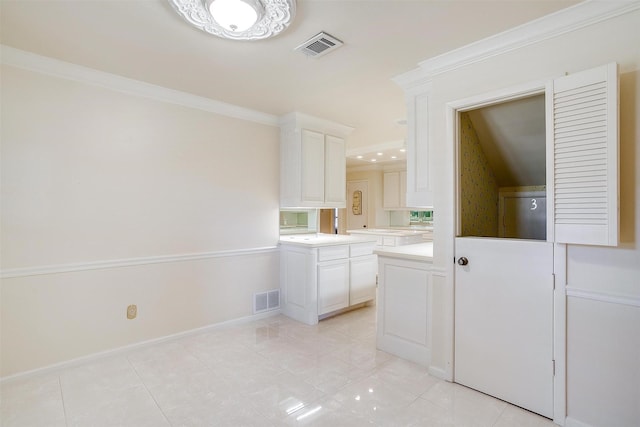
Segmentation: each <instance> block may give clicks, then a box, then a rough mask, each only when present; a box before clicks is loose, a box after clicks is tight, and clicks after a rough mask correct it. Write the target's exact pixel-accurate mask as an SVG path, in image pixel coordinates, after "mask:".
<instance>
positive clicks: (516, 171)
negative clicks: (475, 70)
mask: <svg viewBox="0 0 640 427" xmlns="http://www.w3.org/2000/svg"><path fill="white" fill-rule="evenodd" d="M544 99H545V98H544V95H543V94H541V95H537V96H533V97H529V98H523V99H518V100H514V101H509V102H505V103H500V104H496V105H491V106H488V107H483V108H480V109H476V110H471V111H469V112H468V113H469V118H470V119H471V122H472V123H473V127H474V129H475V131H476V134H477V135H478V139H479V140H480V144H481V145H482V148H483V150H484V153H485V156H486V157H487V160H488V161H489V164H490V165H491V167H492V168H493V172H494V173H495V176H496V179H497V181H498V185H499V186H500V187H521V186H530V185H544V184H545V183H546V178H545V171H546V167H545V152H546V150H545V141H546V137H545V102H544Z"/></svg>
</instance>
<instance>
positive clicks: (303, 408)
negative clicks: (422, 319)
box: [0, 307, 554, 427]
mask: <svg viewBox="0 0 640 427" xmlns="http://www.w3.org/2000/svg"><path fill="white" fill-rule="evenodd" d="M375 327H376V322H375V308H374V307H365V308H362V309H359V310H355V311H352V312H348V313H345V314H342V315H339V316H335V317H332V318H329V319H325V320H323V321H321V322H320V323H319V324H318V325H316V326H308V325H304V324H302V323H299V322H296V321H293V320H291V319H289V318H287V317H285V316H282V315H278V316H274V317H271V318H268V319H264V320H260V321H255V322H251V323H247V324H242V325H236V326H227V327H220V328H216V329H212V330H210V331H208V332H204V333H201V334H198V335H192V336H189V337H185V338H182V339H177V340H174V341H171V342H165V343H161V344H157V345H154V346H150V347H145V348H143V349H140V350H136V351H132V352H129V353H125V354H119V355H117V356H113V357H109V358H104V359H101V360H97V361H94V362H92V363H86V364H84V365H81V366H77V367H74V368H71V369H66V370H61V371H59V372H56V373H49V374H46V375H41V376H39V377H38V376H36V377H30V378H28V379H24V380H13V381H8V382H5V383H3V384H2V388H1V394H0V407H1V416H2V418H1V423H0V425H2V426H3V427H18V426H19V427H48V426H64V427H71V426H79V427H85V426H91V427H93V426H96V427H98V426H108V427H115V426H135V427H144V426H152V427H156V426H176V427H178V426H184V427H189V426H193V427H199V426H234V427H236V426H261V427H262V426H267V427H268V426H332V427H333V426H349V427H352V426H361V425H362V426H365V425H366V426H371V425H375V426H426V427H428V426H477V427H482V426H487V427H518V426H522V427H544V426H553V425H554V424H553V423H552V422H551V421H549V420H547V419H546V418H543V417H540V416H537V415H535V414H532V413H530V412H527V411H525V410H522V409H520V408H517V407H515V406H512V405H509V404H507V403H505V402H503V401H501V400H498V399H494V398H492V397H490V396H487V395H485V394H482V393H478V392H476V391H473V390H470V389H468V388H466V387H463V386H460V385H458V384H452V383H448V382H446V381H442V380H439V379H437V378H435V377H432V376H430V375H429V374H428V373H427V370H426V369H425V368H424V367H422V366H419V365H416V364H414V363H411V362H408V361H406V360H403V359H399V358H397V357H395V356H392V355H390V354H388V353H385V352H382V351H379V350H377V349H376V347H375V332H376V330H375Z"/></svg>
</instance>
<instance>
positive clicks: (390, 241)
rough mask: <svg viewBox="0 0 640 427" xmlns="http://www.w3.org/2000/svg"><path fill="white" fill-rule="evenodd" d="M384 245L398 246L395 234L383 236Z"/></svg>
mask: <svg viewBox="0 0 640 427" xmlns="http://www.w3.org/2000/svg"><path fill="white" fill-rule="evenodd" d="M382 246H397V242H396V238H395V237H393V236H383V237H382Z"/></svg>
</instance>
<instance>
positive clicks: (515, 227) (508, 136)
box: [458, 93, 547, 240]
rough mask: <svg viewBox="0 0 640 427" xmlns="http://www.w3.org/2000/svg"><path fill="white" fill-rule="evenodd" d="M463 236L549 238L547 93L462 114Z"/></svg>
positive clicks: (461, 195) (459, 148) (460, 134)
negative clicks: (547, 206) (547, 204)
mask: <svg viewBox="0 0 640 427" xmlns="http://www.w3.org/2000/svg"><path fill="white" fill-rule="evenodd" d="M458 120H459V129H458V134H459V142H458V150H459V156H458V162H459V165H458V182H459V189H460V191H459V207H460V210H459V214H460V217H459V221H460V222H459V227H460V228H459V231H460V232H459V234H458V235H459V236H460V237H494V238H497V237H504V238H515V239H535V240H546V238H547V233H546V230H547V209H546V130H545V95H544V93H540V94H536V95H532V96H527V97H524V98H518V99H513V100H508V101H504V102H500V103H496V104H492V105H487V106H482V107H478V108H473V109H469V110H465V111H461V112H459V117H458Z"/></svg>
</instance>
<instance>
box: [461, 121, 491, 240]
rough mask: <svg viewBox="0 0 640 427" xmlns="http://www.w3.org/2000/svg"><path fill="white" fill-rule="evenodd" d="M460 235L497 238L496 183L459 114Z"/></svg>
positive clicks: (477, 142) (467, 123)
mask: <svg viewBox="0 0 640 427" xmlns="http://www.w3.org/2000/svg"><path fill="white" fill-rule="evenodd" d="M460 226H461V230H462V233H461V236H484V237H498V182H497V181H496V176H495V174H494V173H493V170H492V169H491V165H490V164H489V162H488V161H487V157H486V156H485V154H484V151H483V150H482V146H481V145H480V140H479V139H478V135H477V134H476V131H475V129H474V128H473V123H472V122H471V119H470V118H469V114H468V113H461V114H460Z"/></svg>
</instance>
